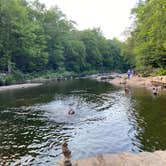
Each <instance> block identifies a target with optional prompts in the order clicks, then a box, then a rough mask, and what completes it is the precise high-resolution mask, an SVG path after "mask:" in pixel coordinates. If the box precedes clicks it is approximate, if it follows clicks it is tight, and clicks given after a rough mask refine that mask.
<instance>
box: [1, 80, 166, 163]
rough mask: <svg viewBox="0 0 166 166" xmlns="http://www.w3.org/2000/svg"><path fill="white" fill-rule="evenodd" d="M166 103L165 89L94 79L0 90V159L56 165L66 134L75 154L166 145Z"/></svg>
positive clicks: (76, 157) (84, 154) (83, 156)
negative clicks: (127, 86) (160, 91)
mask: <svg viewBox="0 0 166 166" xmlns="http://www.w3.org/2000/svg"><path fill="white" fill-rule="evenodd" d="M70 107H72V108H73V109H74V110H75V112H76V114H75V115H73V116H71V115H68V114H67V112H68V109H69V108H70ZM165 107H166V96H164V95H160V96H158V97H153V96H152V94H151V93H150V92H149V91H146V90H145V89H140V88H139V89H130V94H129V95H125V94H124V90H123V89H121V88H117V87H114V86H112V85H110V84H108V83H99V82H96V81H90V80H74V81H63V82H55V83H48V84H45V85H43V86H40V87H36V88H30V89H21V90H13V91H5V92H0V165H14V163H15V162H17V163H20V165H41V166H46V165H47V166H52V165H54V164H55V162H56V161H58V160H59V159H61V158H62V154H61V144H62V142H63V140H64V139H65V140H66V141H67V142H68V144H69V148H70V150H71V151H72V158H73V159H82V158H86V157H91V156H95V155H98V154H106V153H118V152H124V151H128V152H139V151H154V150H158V149H166V141H165V138H166V108H165Z"/></svg>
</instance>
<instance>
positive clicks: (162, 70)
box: [153, 68, 166, 76]
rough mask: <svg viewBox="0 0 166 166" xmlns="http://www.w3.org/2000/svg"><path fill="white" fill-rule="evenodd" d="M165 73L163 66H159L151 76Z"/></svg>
mask: <svg viewBox="0 0 166 166" xmlns="http://www.w3.org/2000/svg"><path fill="white" fill-rule="evenodd" d="M164 75H166V69H163V68H159V69H156V70H155V72H154V74H153V76H164Z"/></svg>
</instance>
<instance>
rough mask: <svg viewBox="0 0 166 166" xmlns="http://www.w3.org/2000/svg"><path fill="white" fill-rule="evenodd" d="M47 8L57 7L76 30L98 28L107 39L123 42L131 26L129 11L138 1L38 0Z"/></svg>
mask: <svg viewBox="0 0 166 166" xmlns="http://www.w3.org/2000/svg"><path fill="white" fill-rule="evenodd" d="M39 1H40V2H42V3H44V4H45V5H46V6H47V7H50V6H55V5H57V6H58V7H59V8H60V10H61V11H62V12H63V13H64V14H65V15H66V16H67V18H68V19H69V20H73V21H75V22H76V23H77V25H76V28H77V29H78V30H84V29H88V28H90V29H92V28H95V27H100V29H101V30H102V32H103V35H104V36H105V37H106V38H107V39H112V38H114V37H116V38H118V39H119V40H124V39H125V35H124V31H125V30H126V29H127V28H128V27H130V26H131V24H132V22H133V20H132V19H131V15H130V13H131V9H132V8H133V7H134V6H135V5H136V3H137V1H138V0H39Z"/></svg>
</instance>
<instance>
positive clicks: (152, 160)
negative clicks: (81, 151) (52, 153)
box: [56, 151, 166, 166]
mask: <svg viewBox="0 0 166 166" xmlns="http://www.w3.org/2000/svg"><path fill="white" fill-rule="evenodd" d="M165 165H166V151H156V152H154V153H150V152H141V153H139V154H132V153H120V154H110V155H99V156H96V157H92V158H87V159H83V160H78V161H72V166H165ZM56 166H63V163H62V162H59V163H57V164H56Z"/></svg>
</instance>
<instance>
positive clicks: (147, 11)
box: [0, 0, 166, 73]
mask: <svg viewBox="0 0 166 166" xmlns="http://www.w3.org/2000/svg"><path fill="white" fill-rule="evenodd" d="M85 12H86V11H85ZM132 15H133V16H134V18H135V22H134V24H133V27H132V28H131V29H130V30H129V31H128V33H127V36H128V38H127V39H126V41H124V42H120V41H118V40H117V39H113V40H108V39H106V38H105V37H104V36H103V34H102V32H101V30H100V28H94V29H87V30H83V31H79V30H77V29H76V28H75V22H74V21H71V20H68V19H67V18H66V16H65V15H64V14H63V13H62V11H60V10H59V9H58V7H51V8H50V9H47V8H46V7H45V6H44V5H43V4H41V3H40V2H39V1H38V0H36V1H33V2H29V1H28V0H0V72H6V73H7V72H8V73H12V72H13V71H19V72H21V73H40V72H44V71H45V72H48V71H51V72H55V73H56V72H58V73H63V72H66V71H67V72H74V73H84V72H91V71H95V72H106V71H126V70H127V68H129V67H131V68H136V69H137V70H140V71H147V70H150V71H152V70H153V69H154V68H160V69H162V71H163V72H165V68H166V1H165V0H140V1H139V3H138V4H137V6H136V7H135V8H134V9H133V10H132ZM108 21H110V20H108Z"/></svg>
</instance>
